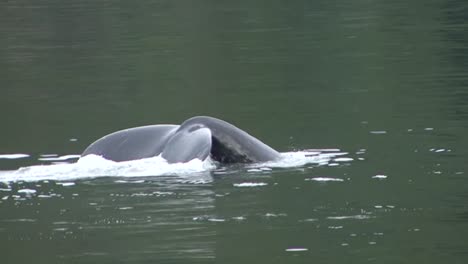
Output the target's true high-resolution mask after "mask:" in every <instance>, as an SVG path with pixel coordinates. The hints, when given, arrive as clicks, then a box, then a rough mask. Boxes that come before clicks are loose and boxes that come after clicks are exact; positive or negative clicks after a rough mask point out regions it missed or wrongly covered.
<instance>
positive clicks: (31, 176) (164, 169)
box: [0, 149, 350, 186]
mask: <svg viewBox="0 0 468 264" xmlns="http://www.w3.org/2000/svg"><path fill="white" fill-rule="evenodd" d="M346 154H348V153H346V152H339V150H337V149H333V150H328V149H327V150H323V151H320V150H311V151H309V150H306V151H297V152H285V153H281V157H282V158H281V159H280V160H277V161H271V162H265V163H257V164H249V165H248V166H247V171H248V172H257V173H258V172H262V173H269V172H270V171H272V170H273V169H275V168H291V167H300V166H304V165H307V164H315V165H318V166H321V165H328V164H330V163H331V161H334V162H335V163H336V162H339V161H341V160H342V161H349V160H350V159H341V160H340V159H336V157H338V156H343V155H346ZM54 156H55V155H54ZM73 158H77V156H76V155H65V156H58V155H57V156H55V157H51V156H47V157H44V156H41V157H40V158H39V160H40V161H46V160H47V161H49V162H54V161H59V160H60V161H64V162H61V163H54V164H50V165H35V166H29V167H22V168H19V169H18V170H13V171H0V182H18V181H25V182H33V181H42V180H55V181H71V180H77V179H84V178H96V177H113V176H114V177H148V176H163V175H164V176H168V175H178V176H181V175H182V176H185V175H194V174H199V173H201V172H210V171H212V170H214V169H216V165H217V163H216V162H213V161H212V160H210V159H207V160H205V161H201V160H198V159H194V160H192V161H189V162H187V163H176V164H169V163H168V162H167V161H166V160H165V159H164V158H162V157H160V156H157V157H152V158H147V159H141V160H133V161H124V162H114V161H110V160H106V159H104V158H102V157H100V156H96V155H88V156H86V157H83V158H81V159H79V160H78V161H77V162H72V161H70V159H73ZM72 185H73V183H64V186H72Z"/></svg>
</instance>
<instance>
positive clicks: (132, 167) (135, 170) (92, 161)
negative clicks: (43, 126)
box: [0, 155, 215, 182]
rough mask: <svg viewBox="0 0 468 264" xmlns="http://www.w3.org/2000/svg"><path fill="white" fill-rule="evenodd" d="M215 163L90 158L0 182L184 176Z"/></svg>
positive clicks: (26, 170) (12, 174)
mask: <svg viewBox="0 0 468 264" xmlns="http://www.w3.org/2000/svg"><path fill="white" fill-rule="evenodd" d="M214 167H215V165H214V163H213V162H212V161H210V160H206V161H201V160H198V159H194V160H192V161H190V162H187V163H176V164H169V163H167V161H166V160H165V159H163V158H162V157H159V156H158V157H153V158H148V159H141V160H133V161H125V162H114V161H110V160H106V159H104V158H102V157H100V156H96V155H88V156H86V157H83V158H81V159H79V160H78V162H75V163H63V164H52V165H36V166H30V167H23V168H19V169H18V170H15V171H0V182H17V181H41V180H56V181H69V180H76V179H82V178H96V177H106V176H107V177H112V176H118V177H142V176H159V175H180V174H190V173H197V172H202V171H207V170H210V169H212V168H214Z"/></svg>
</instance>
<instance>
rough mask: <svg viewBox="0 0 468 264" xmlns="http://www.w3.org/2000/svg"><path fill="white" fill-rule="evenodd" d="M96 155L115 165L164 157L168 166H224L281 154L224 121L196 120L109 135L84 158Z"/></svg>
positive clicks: (278, 156)
mask: <svg viewBox="0 0 468 264" xmlns="http://www.w3.org/2000/svg"><path fill="white" fill-rule="evenodd" d="M90 154H94V155H98V156H101V157H103V158H105V159H108V160H112V161H117V162H120V161H130V160H138V159H144V158H150V157H156V156H159V155H161V156H162V157H163V158H164V159H165V160H166V161H167V162H168V163H185V162H189V161H191V160H193V159H199V160H202V161H204V160H206V159H208V158H211V160H213V161H216V162H219V163H222V164H234V163H261V162H268V161H275V160H278V159H279V158H280V154H279V152H277V151H276V150H275V149H273V148H272V147H270V146H268V145H266V144H265V143H263V142H262V141H260V140H259V139H257V138H255V137H253V136H251V135H250V134H248V133H247V132H245V131H243V130H242V129H240V128H238V127H236V126H234V125H233V124H230V123H228V122H226V121H224V120H221V119H217V118H214V117H209V116H195V117H192V118H190V119H187V120H185V121H184V122H183V123H182V124H180V125H172V124H161V125H147V126H140V127H133V128H128V129H124V130H120V131H117V132H113V133H111V134H109V135H106V136H104V137H102V138H100V139H98V140H96V141H95V142H93V143H92V144H91V145H89V146H88V147H87V148H86V149H85V150H84V151H83V153H82V154H81V157H85V156H87V155H90Z"/></svg>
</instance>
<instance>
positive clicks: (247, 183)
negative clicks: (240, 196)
mask: <svg viewBox="0 0 468 264" xmlns="http://www.w3.org/2000/svg"><path fill="white" fill-rule="evenodd" d="M266 185H268V183H266V182H242V183H234V184H233V186H234V187H259V186H266Z"/></svg>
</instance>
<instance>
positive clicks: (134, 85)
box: [0, 0, 468, 263]
mask: <svg viewBox="0 0 468 264" xmlns="http://www.w3.org/2000/svg"><path fill="white" fill-rule="evenodd" d="M467 28H468V5H467V4H466V1H457V0H453V1H448V0H447V1H442V0H435V1H381V0H377V1H367V0H358V1H240V2H239V1H136V2H132V1H54V0H46V1H26V0H25V1H4V2H2V3H0V72H1V73H0V117H1V123H0V124H1V125H0V154H13V153H26V154H28V155H30V156H29V157H28V158H22V159H13V160H10V159H0V170H3V171H5V170H16V169H18V168H19V167H24V166H30V165H39V164H49V163H50V162H45V161H41V160H39V158H41V155H44V154H57V155H68V154H79V153H80V152H81V151H82V150H83V149H84V148H85V147H86V146H87V145H88V144H89V143H90V142H92V141H93V140H94V139H96V138H98V137H100V136H102V135H104V134H106V133H109V132H111V131H115V130H117V129H121V128H127V127H132V126H138V125H144V124H156V123H180V122H181V121H183V120H184V119H186V118H188V117H191V116H194V115H201V114H203V115H211V116H216V117H219V118H222V119H225V120H228V121H230V122H232V123H234V124H236V125H238V126H239V127H241V128H243V129H245V130H247V131H249V132H250V133H251V134H253V135H255V136H257V137H259V138H260V139H262V140H263V141H265V142H266V143H268V144H269V145H271V146H272V147H274V148H276V149H278V150H280V151H283V152H285V151H294V150H302V149H310V148H337V149H340V150H341V151H344V152H348V153H349V154H348V157H351V158H353V160H352V161H348V162H341V163H339V164H338V166H334V165H336V164H333V163H328V164H324V165H305V166H299V167H293V168H287V169H273V170H272V171H256V170H250V171H249V170H247V169H244V168H228V169H227V171H226V174H221V173H219V174H218V173H216V170H215V171H211V172H210V171H208V172H206V173H208V175H204V176H203V177H210V178H211V180H210V181H201V182H199V181H198V182H197V181H193V180H190V179H188V180H187V179H184V180H181V179H180V177H179V176H169V175H168V176H157V177H143V178H135V179H128V178H119V177H103V178H86V179H84V178H83V179H78V180H73V181H71V182H72V183H74V185H72V184H71V183H70V181H67V182H66V183H65V184H63V182H60V181H54V180H50V181H47V180H41V181H36V182H34V181H32V182H31V181H24V182H14V183H8V184H7V183H0V188H1V189H0V199H1V200H0V258H1V260H0V262H1V263H30V262H33V263H192V262H194V263H198V262H200V263H205V262H210V263H211V262H216V263H311V262H316V263H366V262H370V263H441V262H444V263H467V262H468V240H467V237H468V179H467V175H468V165H467V163H466V160H467V158H468V151H467V150H465V148H466V146H468V137H467V136H466V135H467V134H468V103H467V102H468V34H466V30H467ZM42 157H43V156H42ZM52 166H56V165H52ZM376 175H384V176H382V178H373V177H374V176H376ZM52 176H53V175H51V177H52ZM83 176H86V175H83ZM385 176H386V177H385ZM186 177H188V178H190V177H195V178H196V177H199V175H191V176H190V175H188V176H187V175H186ZM316 177H328V178H334V179H341V180H342V181H328V182H321V181H311V180H310V179H311V178H316ZM245 182H253V183H263V185H258V186H254V187H239V186H238V185H237V184H239V183H245ZM24 189H32V190H35V191H36V192H35V193H28V192H26V193H24V192H18V191H19V190H24Z"/></svg>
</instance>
